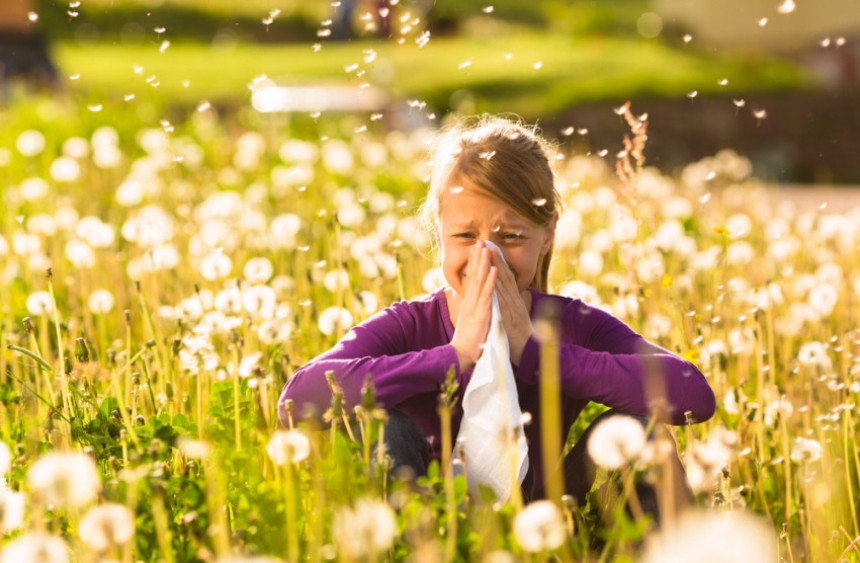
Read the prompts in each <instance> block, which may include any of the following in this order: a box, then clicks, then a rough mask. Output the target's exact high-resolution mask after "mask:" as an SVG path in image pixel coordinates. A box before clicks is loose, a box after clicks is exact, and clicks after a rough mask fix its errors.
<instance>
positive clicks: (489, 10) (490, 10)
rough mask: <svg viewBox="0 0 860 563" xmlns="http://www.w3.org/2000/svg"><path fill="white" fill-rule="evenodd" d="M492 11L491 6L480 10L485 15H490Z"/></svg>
mask: <svg viewBox="0 0 860 563" xmlns="http://www.w3.org/2000/svg"><path fill="white" fill-rule="evenodd" d="M494 9H495V8H493V6H484V7H483V8H481V11H482V12H484V13H485V14H492V13H493V10H494Z"/></svg>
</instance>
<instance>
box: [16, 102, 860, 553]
mask: <svg viewBox="0 0 860 563" xmlns="http://www.w3.org/2000/svg"><path fill="white" fill-rule="evenodd" d="M12 109H14V111H12ZM633 110H635V108H633ZM4 112H5V116H4V117H8V120H7V123H9V124H10V125H9V126H7V127H6V128H4V130H3V133H2V139H0V147H2V148H0V175H2V178H3V183H4V190H3V205H2V208H3V212H2V216H0V256H2V270H0V276H2V284H0V286H2V288H3V291H2V299H0V311H1V312H2V333H0V339H2V355H0V392H2V399H3V400H2V406H0V439H2V445H0V471H2V473H3V475H5V480H4V481H5V483H4V486H3V488H2V489H0V490H2V493H0V494H2V496H0V508H2V510H0V515H2V525H3V528H4V536H3V540H2V552H0V557H1V558H2V561H3V562H4V563H6V562H11V561H22V560H27V558H28V557H35V555H33V554H37V553H38V554H41V556H42V557H43V559H41V560H42V561H66V560H73V561H117V560H118V561H192V560H204V561H215V560H218V561H227V560H239V561H246V560H247V561H251V560H260V561H262V560H271V559H274V560H288V561H297V560H303V559H309V560H320V559H337V560H378V559H394V560H405V559H410V560H421V561H424V560H426V561H430V560H439V559H445V560H483V559H485V558H490V559H491V560H505V561H508V560H558V559H560V560H581V559H588V558H593V559H595V560H598V559H599V560H639V559H640V558H645V559H646V560H651V561H670V560H671V561H674V560H681V558H683V559H684V560H688V561H696V560H699V559H697V558H696V553H699V552H700V551H701V549H702V546H703V545H708V546H713V550H715V552H717V553H719V554H720V555H719V558H718V559H712V560H720V561H722V560H725V561H741V560H749V561H753V560H757V561H763V560H767V558H768V557H771V556H772V557H778V558H779V560H782V561H802V560H808V561H840V560H846V561H857V560H860V559H858V558H860V546H858V540H857V538H858V536H860V529H858V521H857V514H858V508H860V499H858V481H857V475H858V467H860V464H858V456H860V453H858V446H857V438H858V430H859V429H860V424H858V417H857V415H856V410H855V405H856V402H857V398H858V393H860V363H858V359H857V358H858V353H857V352H858V347H860V332H858V316H860V307H858V299H860V274H858V272H860V268H858V265H860V264H858V262H859V261H860V252H858V243H860V209H856V208H855V209H831V208H823V209H811V210H810V209H805V210H800V209H798V208H796V207H795V206H793V205H791V204H790V203H786V204H783V205H780V204H773V203H772V202H771V200H770V199H769V197H768V193H769V192H768V190H769V189H770V188H768V187H767V186H764V185H762V184H761V183H760V182H758V181H757V180H756V179H755V178H754V177H751V176H750V165H749V162H747V161H746V160H745V159H743V158H742V157H739V156H738V155H736V154H734V153H732V152H730V151H725V152H722V153H720V154H717V155H714V157H712V158H708V159H706V160H703V161H701V162H693V163H690V164H689V165H688V166H687V167H686V168H685V169H684V171H683V173H682V174H681V175H680V176H679V177H677V178H670V177H666V176H662V175H660V174H659V173H657V172H656V171H654V170H653V169H650V168H648V167H647V166H644V167H641V166H638V165H637V163H636V161H635V159H633V160H632V161H631V160H630V158H629V155H627V156H628V158H625V156H624V155H614V154H605V155H598V154H594V155H586V154H578V153H576V152H575V151H569V150H566V145H565V144H564V143H562V144H560V145H559V156H558V159H557V162H556V165H557V172H558V176H559V189H560V190H561V192H562V194H563V197H564V202H565V209H564V213H563V215H562V217H561V220H560V228H559V234H558V240H557V250H556V259H555V263H554V266H553V269H552V270H551V287H552V289H553V290H555V291H557V292H559V293H562V294H565V295H571V296H579V297H581V298H582V299H584V300H586V301H588V302H590V303H593V304H595V305H599V306H601V307H606V308H607V309H609V310H611V311H612V312H613V313H614V314H616V315H618V316H619V317H621V318H622V319H624V320H625V321H626V322H627V323H629V324H630V325H631V326H633V327H634V328H635V329H637V330H639V331H641V332H642V333H643V334H645V335H646V336H647V337H648V338H650V339H652V340H654V341H656V342H658V343H660V344H662V345H664V346H666V347H668V348H670V349H673V350H676V351H677V352H678V353H680V354H682V355H684V356H685V357H687V358H690V359H691V360H693V361H695V362H697V363H698V364H699V365H700V366H701V368H702V370H703V371H704V373H706V375H707V377H708V378H709V380H710V382H711V385H712V386H713V388H714V391H715V392H716V394H717V397H718V410H717V414H716V416H715V417H714V418H713V419H712V420H710V421H708V422H706V423H703V424H693V425H689V426H686V427H679V428H677V429H676V432H675V435H676V438H677V441H678V444H679V449H680V452H681V455H682V459H683V462H684V465H685V467H686V469H687V473H688V476H689V478H690V481H691V484H692V486H693V488H694V490H695V492H696V502H695V506H694V507H691V508H690V510H689V512H687V513H682V514H678V515H675V518H673V519H672V521H673V522H674V523H673V524H672V525H667V526H664V528H663V530H662V531H661V533H660V534H657V533H655V532H654V531H653V529H652V527H651V525H650V524H649V522H647V521H646V520H641V519H640V520H635V519H631V518H628V517H627V516H625V513H618V514H615V515H614V517H613V520H612V521H613V522H614V524H613V525H611V526H609V527H605V526H603V527H600V528H601V529H604V530H608V531H605V532H603V533H598V534H596V533H595V530H596V529H598V527H597V526H596V522H597V521H598V520H599V519H601V518H603V517H605V516H601V515H600V510H599V506H598V505H599V504H600V501H599V498H600V497H598V496H595V497H594V498H593V502H594V505H591V506H589V507H587V509H586V510H581V509H576V510H572V509H571V507H570V506H569V504H566V503H565V502H563V499H552V500H553V501H555V502H553V503H550V505H549V507H547V506H545V505H539V506H537V507H533V508H534V510H530V506H531V505H529V506H525V507H523V506H518V505H516V503H506V504H503V505H499V504H494V503H489V502H486V501H485V499H483V500H482V499H474V498H467V496H466V489H465V486H464V485H465V483H464V482H463V481H462V477H458V478H453V477H452V476H451V474H450V472H449V471H448V470H447V469H446V467H445V466H444V465H442V466H441V467H436V468H434V470H433V471H431V474H430V475H429V476H428V477H427V478H425V479H423V480H421V481H420V482H419V484H420V486H419V487H418V488H414V487H408V486H406V485H405V484H403V483H399V482H397V481H395V482H391V481H387V480H386V478H385V471H384V460H383V463H381V464H380V463H378V461H379V460H375V459H370V458H369V449H368V448H367V447H365V444H368V445H369V443H370V441H371V440H372V439H373V438H372V437H373V436H375V435H376V426H377V425H378V421H379V419H380V418H381V415H380V411H379V408H378V407H377V406H376V405H375V404H374V402H373V399H372V388H370V389H368V393H367V396H366V398H365V402H364V404H363V405H362V408H360V409H358V411H357V412H347V411H345V410H344V408H343V405H342V404H341V403H340V402H339V401H337V400H335V401H334V402H333V405H332V410H331V411H330V412H329V420H331V421H332V422H333V423H332V424H331V425H330V427H329V428H318V427H314V426H313V425H311V424H309V423H308V422H305V421H303V420H302V419H301V417H300V416H299V413H295V415H294V419H293V420H292V424H291V426H290V427H289V428H284V427H281V425H280V424H279V423H278V420H277V416H276V400H277V396H278V393H279V391H280V389H281V387H282V385H283V384H284V382H285V380H286V379H287V378H288V377H289V375H290V373H291V370H292V369H293V368H294V367H296V366H298V365H300V364H302V363H303V362H304V361H306V360H308V359H310V358H311V357H313V356H314V355H315V354H317V353H319V352H321V351H322V350H324V349H326V348H327V347H329V346H330V345H331V344H333V343H334V342H335V341H336V340H337V339H338V338H339V337H340V336H341V335H342V334H344V332H345V331H346V330H347V329H348V328H349V327H350V326H351V325H353V324H354V323H356V322H358V321H360V320H362V319H363V318H366V317H367V316H369V315H371V314H373V313H374V312H376V311H377V310H379V309H380V308H381V307H384V306H385V305H386V304H388V303H390V302H392V301H394V300H398V299H402V298H406V297H413V296H418V295H421V294H424V293H426V292H429V291H430V290H432V289H433V288H435V287H437V285H438V284H439V283H440V275H439V273H438V271H437V270H436V269H435V264H434V259H433V255H432V251H431V250H430V249H429V247H428V245H427V242H428V238H427V235H426V233H423V232H422V231H421V229H420V228H419V226H418V225H417V222H416V219H415V210H416V207H417V206H418V205H419V203H420V201H421V197H422V192H423V189H424V178H425V176H426V168H425V167H424V164H423V157H424V151H425V149H426V139H427V138H428V135H429V134H430V132H431V131H430V128H418V129H415V130H413V131H411V132H408V133H407V132H401V131H387V130H386V129H385V127H384V126H383V125H382V123H383V122H382V120H369V119H367V118H366V117H365V116H340V117H331V116H328V117H326V116H323V117H321V118H316V119H314V118H313V117H303V118H297V117H295V116H294V117H293V118H291V119H290V118H287V117H285V116H281V115H277V114H269V115H266V114H256V113H253V112H248V113H245V114H243V116H242V117H241V118H240V117H238V116H233V117H227V116H220V115H218V114H217V113H216V112H215V110H213V109H212V108H211V107H205V106H201V107H200V108H198V110H197V111H195V112H193V113H192V114H190V115H189V116H188V118H187V119H186V120H184V121H182V122H176V123H169V122H166V121H164V122H162V123H161V124H160V126H158V127H153V126H151V125H150V124H149V123H148V122H147V121H146V120H145V119H142V118H141V117H140V116H139V115H138V114H137V113H136V112H135V111H131V110H125V112H124V113H123V110H122V109H121V107H120V106H118V107H117V108H112V110H111V111H110V112H100V111H93V109H92V108H90V109H87V108H84V107H76V106H75V103H74V102H72V101H61V100H57V99H49V98H44V99H38V100H36V101H31V102H28V103H25V102H19V104H18V105H17V106H16V107H14V108H11V109H7V110H4ZM574 134H575V133H574ZM619 158H620V159H621V162H625V161H626V162H628V164H630V168H629V169H628V173H626V174H622V176H619V175H618V174H617V173H616V170H615V168H616V161H617V160H618V159H619ZM335 396H337V393H336V390H335ZM440 408H443V409H444V408H450V407H446V406H445V405H444V403H443V405H442V407H440ZM443 412H444V411H443ZM599 412H600V407H599V406H596V405H595V406H594V407H593V408H592V409H590V410H589V411H588V412H587V413H586V414H587V415H588V417H591V416H594V415H595V414H597V413H599ZM348 418H349V419H353V418H357V420H358V421H359V425H358V426H359V427H360V428H361V434H362V435H364V436H366V437H367V440H365V441H364V442H362V440H361V435H358V433H356V432H352V433H351V432H348V431H346V430H345V429H347V428H350V424H348V423H346V420H347V419H348ZM578 431H581V428H574V429H572V434H571V437H572V438H574V437H575V436H576V435H577V432H578ZM632 463H633V467H634V469H635V470H636V471H637V472H642V473H644V474H649V473H653V474H654V475H655V478H658V479H659V464H656V465H654V464H653V463H652V464H649V463H648V462H646V460H645V459H637V460H633V461H632ZM607 478H611V474H608V475H607ZM688 522H693V524H688ZM673 532H676V533H678V534H679V535H677V536H676V535H672V534H673ZM727 534H728V535H729V536H730V538H731V539H728V538H727V537H726V535H727ZM643 538H644V539H643ZM690 550H692V551H690ZM28 554H29V555H28ZM762 554H764V555H762ZM768 554H769V555H768ZM22 557H23V559H22ZM264 557H268V558H269V559H264ZM649 557H650V559H648V558H649ZM741 557H747V558H746V559H743V558H741ZM32 560H36V559H32Z"/></svg>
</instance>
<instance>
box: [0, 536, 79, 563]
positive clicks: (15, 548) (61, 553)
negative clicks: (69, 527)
mask: <svg viewBox="0 0 860 563" xmlns="http://www.w3.org/2000/svg"><path fill="white" fill-rule="evenodd" d="M22 561H33V562H38V563H68V562H69V548H68V546H67V545H66V542H64V541H63V540H62V539H61V538H59V537H57V536H52V535H50V534H46V533H45V532H27V533H25V534H22V535H20V536H18V537H17V538H15V539H13V540H11V541H9V543H7V544H5V545H4V546H3V551H2V552H0V563H21V562H22Z"/></svg>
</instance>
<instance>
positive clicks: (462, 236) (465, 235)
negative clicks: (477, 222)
mask: <svg viewBox="0 0 860 563" xmlns="http://www.w3.org/2000/svg"><path fill="white" fill-rule="evenodd" d="M454 238H466V239H471V238H475V235H473V234H472V233H457V234H455V235H454Z"/></svg>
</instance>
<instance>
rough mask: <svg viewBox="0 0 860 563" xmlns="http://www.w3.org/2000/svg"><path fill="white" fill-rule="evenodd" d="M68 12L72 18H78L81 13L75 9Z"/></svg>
mask: <svg viewBox="0 0 860 563" xmlns="http://www.w3.org/2000/svg"><path fill="white" fill-rule="evenodd" d="M66 13H67V14H68V15H69V17H70V18H76V17H78V16H79V15H80V12H76V11H74V10H68V11H67V12H66Z"/></svg>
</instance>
